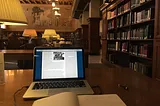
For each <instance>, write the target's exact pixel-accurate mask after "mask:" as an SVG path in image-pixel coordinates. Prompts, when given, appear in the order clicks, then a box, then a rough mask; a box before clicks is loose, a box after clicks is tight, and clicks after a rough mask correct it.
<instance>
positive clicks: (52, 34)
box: [42, 29, 58, 39]
mask: <svg viewBox="0 0 160 106" xmlns="http://www.w3.org/2000/svg"><path fill="white" fill-rule="evenodd" d="M49 37H53V38H57V37H58V36H57V33H56V31H55V30H54V29H45V31H44V34H43V36H42V38H46V39H48V38H49Z"/></svg>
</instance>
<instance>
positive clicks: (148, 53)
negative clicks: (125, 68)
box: [108, 42, 153, 58]
mask: <svg viewBox="0 0 160 106" xmlns="http://www.w3.org/2000/svg"><path fill="white" fill-rule="evenodd" d="M128 45H129V46H128ZM128 47H129V49H128ZM152 49H153V45H152V44H139V45H135V44H134V45H133V44H128V42H123V43H120V42H115V43H110V44H108V50H115V51H122V52H128V50H129V53H130V54H131V55H135V56H140V57H145V58H152V51H153V50H152Z"/></svg>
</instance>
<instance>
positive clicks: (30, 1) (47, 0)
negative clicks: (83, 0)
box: [19, 0, 73, 5]
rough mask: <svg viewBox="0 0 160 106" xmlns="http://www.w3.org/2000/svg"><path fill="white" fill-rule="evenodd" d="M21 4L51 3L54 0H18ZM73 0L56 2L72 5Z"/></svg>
mask: <svg viewBox="0 0 160 106" xmlns="http://www.w3.org/2000/svg"><path fill="white" fill-rule="evenodd" d="M19 1H20V3H21V4H51V3H52V2H51V1H54V0H19ZM72 2H73V0H59V1H58V2H57V3H58V4H60V5H61V4H65V5H72Z"/></svg>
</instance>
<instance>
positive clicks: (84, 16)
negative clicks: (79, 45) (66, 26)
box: [81, 11, 89, 51]
mask: <svg viewBox="0 0 160 106" xmlns="http://www.w3.org/2000/svg"><path fill="white" fill-rule="evenodd" d="M88 18H89V12H88V11H84V12H83V14H82V25H81V26H82V40H83V47H84V49H86V50H87V51H88V39H89V38H88Z"/></svg>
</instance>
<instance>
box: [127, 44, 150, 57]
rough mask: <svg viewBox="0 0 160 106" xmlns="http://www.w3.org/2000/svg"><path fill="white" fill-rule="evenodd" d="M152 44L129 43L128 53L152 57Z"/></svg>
mask: <svg viewBox="0 0 160 106" xmlns="http://www.w3.org/2000/svg"><path fill="white" fill-rule="evenodd" d="M152 49H153V46H152V45H151V44H141V45H131V44H130V46H129V53H130V54H133V55H136V56H140V57H146V58H152V51H153V50H152Z"/></svg>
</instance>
